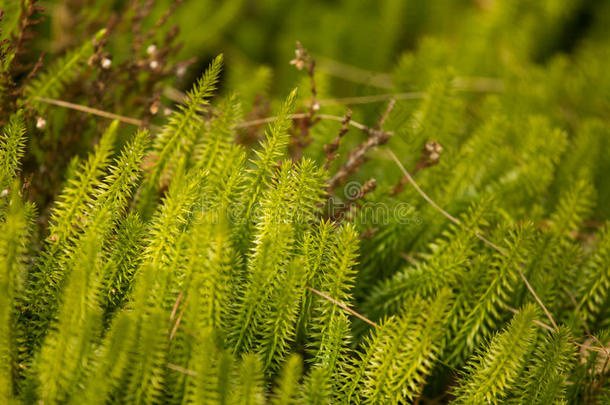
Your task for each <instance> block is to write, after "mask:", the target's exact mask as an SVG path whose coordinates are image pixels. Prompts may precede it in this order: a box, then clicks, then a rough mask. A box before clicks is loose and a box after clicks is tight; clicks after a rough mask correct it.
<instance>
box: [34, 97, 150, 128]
mask: <svg viewBox="0 0 610 405" xmlns="http://www.w3.org/2000/svg"><path fill="white" fill-rule="evenodd" d="M34 99H35V100H37V101H42V102H43V103H47V104H52V105H56V106H59V107H64V108H69V109H71V110H77V111H82V112H84V113H87V114H92V115H97V116H98V117H104V118H108V119H111V120H117V121H120V122H124V123H126V124H131V125H136V126H138V127H146V126H147V125H146V124H145V123H144V121H142V120H139V119H137V118H132V117H126V116H124V115H119V114H115V113H111V112H108V111H104V110H99V109H97V108H92V107H87V106H85V105H80V104H75V103H70V102H68V101H63V100H55V99H52V98H46V97H34ZM148 127H149V128H151V129H155V130H160V129H161V127H158V126H156V125H148Z"/></svg>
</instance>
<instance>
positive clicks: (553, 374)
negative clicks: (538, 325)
mask: <svg viewBox="0 0 610 405" xmlns="http://www.w3.org/2000/svg"><path fill="white" fill-rule="evenodd" d="M571 339H572V334H571V333H570V330H569V329H568V328H567V327H565V326H560V327H559V329H558V330H556V331H553V332H552V333H550V334H547V336H545V338H544V341H543V342H541V344H539V345H538V347H537V348H536V350H535V352H534V354H533V360H532V361H530V364H528V367H527V369H526V370H525V372H524V373H523V374H522V376H521V378H520V383H517V389H516V394H517V395H516V396H515V400H514V403H515V404H533V405H545V404H555V403H557V402H559V401H561V400H562V399H563V397H564V395H565V391H566V386H567V383H568V376H569V373H570V370H571V369H572V367H573V365H574V362H575V360H576V349H577V347H576V346H575V345H574V343H572V342H571Z"/></svg>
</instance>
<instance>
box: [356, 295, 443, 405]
mask: <svg viewBox="0 0 610 405" xmlns="http://www.w3.org/2000/svg"><path fill="white" fill-rule="evenodd" d="M451 302H452V293H451V292H450V291H449V290H448V289H443V290H441V291H440V292H439V293H438V295H437V296H436V297H434V298H433V299H430V300H422V299H421V298H419V297H416V298H414V299H412V300H411V301H410V302H408V303H407V304H406V305H405V307H404V311H403V312H404V315H402V316H400V317H392V318H390V319H388V321H387V322H385V323H384V324H383V326H382V327H381V328H380V329H379V330H378V331H377V334H378V335H379V337H378V338H376V339H375V340H374V342H375V345H374V346H371V347H369V348H368V351H369V352H370V353H371V354H370V355H367V356H366V357H365V358H368V364H367V366H366V372H365V380H364V387H363V395H364V397H365V398H366V401H367V402H368V403H375V404H378V403H392V404H396V403H405V402H406V401H412V400H413V399H414V398H415V397H417V396H418V395H419V394H420V393H421V390H422V388H423V384H424V382H425V379H426V376H427V375H428V374H430V372H431V371H432V367H433V365H434V363H435V361H436V360H437V357H438V355H439V354H440V351H441V350H442V347H443V343H444V333H445V324H446V317H447V313H448V311H449V308H450V305H451Z"/></svg>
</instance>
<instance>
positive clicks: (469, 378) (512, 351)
mask: <svg viewBox="0 0 610 405" xmlns="http://www.w3.org/2000/svg"><path fill="white" fill-rule="evenodd" d="M537 313H538V311H537V308H536V306H535V305H534V304H528V305H527V306H525V307H524V308H522V309H521V311H520V312H519V313H518V314H517V315H515V316H514V318H513V319H512V321H511V322H510V324H509V326H508V327H507V328H506V330H504V331H503V332H502V333H500V334H497V335H496V336H494V337H493V338H492V339H491V342H490V343H489V345H488V346H487V348H486V349H485V350H484V351H482V352H479V353H478V354H477V355H476V356H475V357H474V358H473V359H472V360H471V361H470V362H469V363H468V365H467V367H466V372H465V374H464V376H463V377H462V379H461V381H460V383H459V386H458V388H457V389H456V391H455V394H456V397H457V398H456V400H455V401H454V403H456V404H498V403H502V401H503V400H504V399H505V397H506V396H507V395H508V394H509V393H510V392H511V390H512V389H514V388H515V383H516V382H517V378H518V376H519V373H520V372H521V370H522V368H523V367H524V365H525V360H526V356H527V355H528V353H529V352H530V350H531V346H532V344H533V342H534V341H535V338H536V334H537V329H536V328H537V326H536V325H535V324H534V321H535V320H536V319H537Z"/></svg>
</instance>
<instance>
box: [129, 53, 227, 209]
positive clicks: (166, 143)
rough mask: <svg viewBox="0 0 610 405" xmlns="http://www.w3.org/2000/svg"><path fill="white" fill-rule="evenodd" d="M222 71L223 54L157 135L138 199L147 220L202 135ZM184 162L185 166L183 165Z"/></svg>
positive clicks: (139, 207) (213, 62) (198, 81)
mask: <svg viewBox="0 0 610 405" xmlns="http://www.w3.org/2000/svg"><path fill="white" fill-rule="evenodd" d="M221 69H222V55H219V56H218V57H216V58H215V59H214V60H213V61H212V63H211V64H210V66H209V67H208V69H207V70H206V71H205V73H204V74H203V76H201V78H199V80H197V83H195V85H194V86H193V88H192V89H191V90H190V91H189V92H188V93H187V97H186V101H185V104H184V105H181V106H179V111H178V112H176V113H174V114H172V115H171V116H170V118H169V122H168V123H167V124H166V125H165V126H164V127H163V130H162V131H161V132H160V133H159V134H158V135H157V137H156V138H155V140H154V142H153V147H152V151H151V153H150V156H149V158H150V161H151V162H152V168H151V170H150V172H149V174H148V176H147V177H146V179H145V181H144V184H143V187H142V192H141V193H140V196H139V201H138V209H139V212H140V214H141V215H142V217H143V218H144V219H149V218H150V216H151V215H152V213H153V211H154V206H155V204H156V203H157V200H158V196H157V191H158V190H159V188H160V186H161V185H162V183H169V178H170V176H171V175H172V174H175V173H174V172H175V171H179V170H183V169H184V167H182V168H181V165H182V166H184V165H185V162H187V159H188V157H189V155H190V154H191V152H192V150H193V148H194V147H195V144H196V141H197V138H198V136H200V135H201V133H202V131H201V129H202V125H203V119H202V117H201V116H200V114H201V113H203V112H204V111H205V110H206V108H207V106H208V105H209V101H208V98H209V97H211V96H212V94H213V93H214V91H215V90H216V85H217V84H218V79H219V77H220V72H221ZM181 162H182V163H181Z"/></svg>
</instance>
